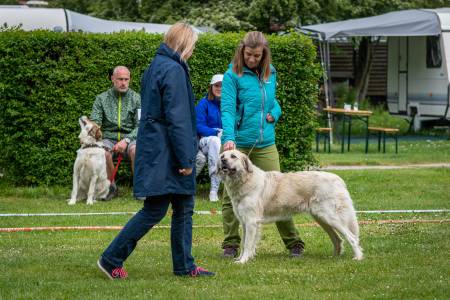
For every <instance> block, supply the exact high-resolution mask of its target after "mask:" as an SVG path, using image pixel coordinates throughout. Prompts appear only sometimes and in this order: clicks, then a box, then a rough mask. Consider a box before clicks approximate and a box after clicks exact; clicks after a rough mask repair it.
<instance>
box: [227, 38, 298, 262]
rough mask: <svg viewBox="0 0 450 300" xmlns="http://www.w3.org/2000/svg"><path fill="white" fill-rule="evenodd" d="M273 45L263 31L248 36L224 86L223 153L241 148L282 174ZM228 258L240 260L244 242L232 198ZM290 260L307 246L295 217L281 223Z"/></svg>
mask: <svg viewBox="0 0 450 300" xmlns="http://www.w3.org/2000/svg"><path fill="white" fill-rule="evenodd" d="M271 60H272V59H271V54H270V49H269V44H268V42H267V40H266V38H265V37H264V35H263V34H262V33H261V32H258V31H253V32H249V33H247V34H246V35H245V37H244V38H243V40H242V41H241V42H240V44H239V46H238V47H237V49H236V52H235V55H234V58H233V62H232V64H230V66H229V69H228V70H227V71H226V73H225V75H224V79H223V83H222V103H221V112H222V126H223V134H222V144H223V150H224V151H225V150H231V149H235V148H236V147H237V148H238V149H239V150H240V151H241V152H244V153H246V154H247V155H249V157H250V160H251V161H252V163H253V164H255V165H256V166H258V167H259V168H261V169H263V170H265V171H280V163H279V156H278V150H277V147H276V145H275V124H276V122H277V121H278V119H279V118H280V116H281V108H280V105H279V104H278V102H277V100H276V85H277V82H276V80H277V79H276V71H275V68H274V67H273V66H272V65H271ZM222 218H223V229H224V234H225V237H224V241H223V245H222V246H223V248H224V252H223V255H224V256H226V257H235V256H237V254H238V248H239V245H240V242H241V238H240V236H239V222H238V220H237V219H236V217H235V215H234V213H233V207H232V204H231V200H230V198H229V197H225V199H223V201H222ZM276 225H277V228H278V232H279V233H280V235H281V238H282V240H283V242H284V244H285V246H286V248H287V249H289V250H290V253H291V256H294V257H298V256H301V255H302V253H303V249H304V243H303V241H302V240H301V239H300V237H299V235H298V232H297V229H296V228H295V224H294V222H293V221H292V219H289V220H287V221H280V222H276Z"/></svg>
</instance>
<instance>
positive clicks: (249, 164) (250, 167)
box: [242, 155, 253, 173]
mask: <svg viewBox="0 0 450 300" xmlns="http://www.w3.org/2000/svg"><path fill="white" fill-rule="evenodd" d="M242 162H243V163H244V167H245V169H246V170H247V172H248V173H253V164H252V162H251V161H250V159H249V158H248V156H247V155H245V156H244V157H243V158H242Z"/></svg>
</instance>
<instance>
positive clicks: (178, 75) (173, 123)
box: [162, 66, 196, 168]
mask: <svg viewBox="0 0 450 300" xmlns="http://www.w3.org/2000/svg"><path fill="white" fill-rule="evenodd" d="M187 80H188V79H187V78H186V73H185V71H184V70H183V68H182V67H181V66H173V67H171V68H169V69H168V70H167V72H166V74H165V76H164V78H163V81H162V106H163V113H164V119H165V122H166V125H167V132H168V136H169V143H170V144H169V147H170V148H171V149H172V151H173V154H174V155H175V158H176V160H177V162H176V163H177V166H176V167H177V168H193V167H194V158H195V154H196V153H194V148H195V146H194V144H195V140H194V137H195V134H194V132H193V124H192V122H194V121H195V120H192V119H191V106H190V105H191V104H190V101H191V100H190V98H189V91H188V86H187V85H186V82H187ZM192 105H193V104H192Z"/></svg>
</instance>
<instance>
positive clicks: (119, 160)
mask: <svg viewBox="0 0 450 300" xmlns="http://www.w3.org/2000/svg"><path fill="white" fill-rule="evenodd" d="M122 159H123V155H122V153H119V154H118V155H117V164H116V166H115V168H114V172H113V174H112V176H111V180H110V181H111V182H114V181H115V180H116V174H117V170H119V165H120V163H121V162H122Z"/></svg>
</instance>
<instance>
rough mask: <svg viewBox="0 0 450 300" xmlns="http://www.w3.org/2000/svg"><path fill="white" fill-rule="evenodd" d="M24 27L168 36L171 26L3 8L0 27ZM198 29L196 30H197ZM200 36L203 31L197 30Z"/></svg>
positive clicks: (47, 10)
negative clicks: (131, 32) (130, 32)
mask: <svg viewBox="0 0 450 300" xmlns="http://www.w3.org/2000/svg"><path fill="white" fill-rule="evenodd" d="M4 23H6V24H7V25H8V26H18V25H20V24H21V25H22V27H21V28H22V29H23V30H35V29H47V30H52V31H83V32H94V33H112V32H120V31H133V30H136V31H138V30H144V31H145V32H148V33H165V32H167V30H169V28H170V26H171V25H168V24H155V23H136V22H121V21H108V20H103V19H99V18H94V17H91V16H87V15H83V14H79V13H77V12H74V11H71V10H68V9H62V8H30V7H28V6H18V5H6V6H0V24H4ZM194 28H195V27H194ZM195 30H196V31H197V32H198V33H200V32H203V31H202V30H200V29H198V28H195Z"/></svg>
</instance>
